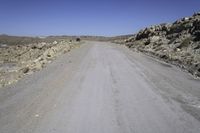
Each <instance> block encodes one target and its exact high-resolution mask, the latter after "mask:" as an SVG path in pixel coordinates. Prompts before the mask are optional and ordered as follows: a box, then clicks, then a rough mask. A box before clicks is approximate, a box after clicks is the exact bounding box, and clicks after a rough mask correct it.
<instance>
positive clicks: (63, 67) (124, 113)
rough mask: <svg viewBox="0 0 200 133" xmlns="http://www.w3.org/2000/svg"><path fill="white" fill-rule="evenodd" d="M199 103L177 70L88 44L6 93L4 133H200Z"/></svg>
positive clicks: (1, 106) (1, 105)
mask: <svg viewBox="0 0 200 133" xmlns="http://www.w3.org/2000/svg"><path fill="white" fill-rule="evenodd" d="M199 99H200V82H199V81H198V80H194V79H193V78H192V77H191V76H189V75H188V74H187V73H185V72H182V71H181V70H179V69H178V68H176V67H174V66H170V65H168V64H165V63H162V62H158V61H155V60H154V59H152V58H150V57H146V56H144V55H142V54H139V53H134V52H132V51H130V50H128V49H127V48H125V47H123V46H118V45H115V44H110V43H99V42H88V43H87V44H84V45H83V46H81V48H78V49H75V50H73V51H72V52H70V53H67V54H66V55H63V56H61V57H59V58H58V59H57V60H56V61H54V62H53V63H52V64H50V65H49V66H48V67H47V68H44V69H43V70H42V71H40V72H37V73H34V74H33V75H29V76H28V77H26V78H24V79H23V80H21V81H20V82H18V83H16V84H14V85H11V86H9V87H7V88H2V89H1V90H0V133H198V132H200V121H199V120H200V117H199V109H200V104H199Z"/></svg>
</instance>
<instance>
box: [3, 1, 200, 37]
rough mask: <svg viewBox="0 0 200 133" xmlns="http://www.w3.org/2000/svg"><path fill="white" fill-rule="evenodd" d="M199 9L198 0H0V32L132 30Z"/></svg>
mask: <svg viewBox="0 0 200 133" xmlns="http://www.w3.org/2000/svg"><path fill="white" fill-rule="evenodd" d="M198 11H200V0H0V34H9V35H27V36H37V35H105V36H114V35H121V34H130V33H135V32H137V31H138V30H140V29H141V28H144V27H146V26H149V25H152V24H159V23H163V22H173V21H175V20H176V19H178V18H181V17H185V16H190V15H192V14H193V13H194V12H198Z"/></svg>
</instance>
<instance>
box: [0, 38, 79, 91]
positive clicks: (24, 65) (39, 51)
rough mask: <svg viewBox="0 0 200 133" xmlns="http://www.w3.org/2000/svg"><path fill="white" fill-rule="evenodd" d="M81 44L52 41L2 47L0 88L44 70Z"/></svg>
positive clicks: (0, 54) (0, 50) (0, 53)
mask: <svg viewBox="0 0 200 133" xmlns="http://www.w3.org/2000/svg"><path fill="white" fill-rule="evenodd" d="M79 43H80V42H79ZM79 43H77V42H70V41H69V40H52V41H50V42H49V41H48V42H39V43H30V44H26V45H21V44H17V45H9V46H7V47H1V48H0V87H1V86H5V85H9V84H11V83H13V82H17V81H18V80H19V79H21V78H22V77H23V76H24V75H27V74H31V73H33V72H35V71H38V70H40V69H42V68H43V67H45V66H46V65H47V64H48V63H50V62H51V61H52V60H54V59H55V58H56V57H57V56H59V55H61V54H64V53H67V52H69V51H70V50H71V49H72V48H73V47H76V46H78V44H79Z"/></svg>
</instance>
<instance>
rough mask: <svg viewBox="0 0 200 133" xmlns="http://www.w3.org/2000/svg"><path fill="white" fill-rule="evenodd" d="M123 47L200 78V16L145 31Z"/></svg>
mask: <svg viewBox="0 0 200 133" xmlns="http://www.w3.org/2000/svg"><path fill="white" fill-rule="evenodd" d="M124 43H125V44H126V46H128V47H129V48H131V49H134V50H137V51H141V52H144V53H147V54H149V55H152V56H154V57H158V58H160V59H163V60H165V61H167V62H170V63H173V64H176V65H178V66H180V67H182V68H184V69H186V70H188V71H189V72H190V73H192V74H193V75H196V76H200V13H195V14H194V15H193V16H191V17H185V18H182V19H180V20H177V21H176V22H174V23H172V24H160V25H155V26H151V27H148V28H145V29H143V30H141V31H139V33H137V34H135V35H133V36H132V37H129V38H128V39H126V40H125V41H124Z"/></svg>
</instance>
